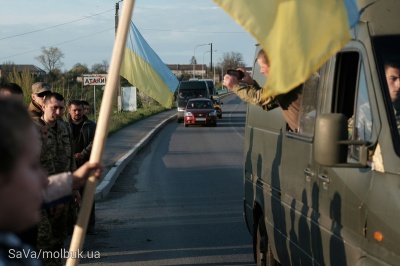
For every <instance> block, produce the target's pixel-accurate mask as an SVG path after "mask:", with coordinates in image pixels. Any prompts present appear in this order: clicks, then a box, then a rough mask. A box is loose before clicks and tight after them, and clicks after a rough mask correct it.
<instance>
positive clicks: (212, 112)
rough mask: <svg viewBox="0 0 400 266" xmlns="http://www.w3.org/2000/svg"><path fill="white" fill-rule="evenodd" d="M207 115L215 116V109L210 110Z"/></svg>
mask: <svg viewBox="0 0 400 266" xmlns="http://www.w3.org/2000/svg"><path fill="white" fill-rule="evenodd" d="M208 116H217V111H215V110H214V111H211V112H209V113H208Z"/></svg>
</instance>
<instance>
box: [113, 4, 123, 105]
mask: <svg viewBox="0 0 400 266" xmlns="http://www.w3.org/2000/svg"><path fill="white" fill-rule="evenodd" d="M122 1H123V0H120V1H118V2H117V3H115V37H117V29H118V21H119V17H118V10H119V3H120V2H122ZM117 86H118V88H117V103H118V112H121V111H122V99H121V83H120V81H118V85H117Z"/></svg>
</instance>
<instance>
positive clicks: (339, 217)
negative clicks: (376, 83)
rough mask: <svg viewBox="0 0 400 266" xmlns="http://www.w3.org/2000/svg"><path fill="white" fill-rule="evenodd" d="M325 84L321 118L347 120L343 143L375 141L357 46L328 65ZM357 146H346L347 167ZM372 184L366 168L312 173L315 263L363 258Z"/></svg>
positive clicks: (363, 59)
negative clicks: (317, 250)
mask: <svg viewBox="0 0 400 266" xmlns="http://www.w3.org/2000/svg"><path fill="white" fill-rule="evenodd" d="M329 64H330V73H329V74H330V76H331V81H330V84H331V85H332V86H328V87H327V88H326V91H324V92H323V93H324V95H325V99H323V101H324V103H325V105H324V106H323V110H322V112H323V113H342V114H344V115H345V116H346V117H347V118H348V129H349V130H348V132H349V139H352V140H363V141H367V142H369V143H370V144H369V146H371V147H372V145H374V143H376V142H377V138H378V129H379V128H380V120H379V117H378V116H377V115H376V114H378V112H377V110H376V109H377V104H376V101H375V100H374V99H375V97H374V88H373V83H372V80H371V70H370V68H369V66H370V64H369V63H368V57H367V54H366V51H365V49H364V46H362V45H361V44H360V43H358V42H354V43H351V44H349V45H347V48H346V50H343V51H342V52H340V53H338V54H337V55H336V56H335V57H333V58H332V59H331V60H330V61H329ZM372 114H375V116H373V115H372ZM359 156H360V153H359V146H358V147H357V146H356V145H352V146H349V149H348V159H347V161H348V162H349V163H356V162H358V159H359ZM371 180H372V170H371V167H365V168H362V167H350V165H349V167H324V166H320V167H319V168H318V173H317V185H318V203H319V215H320V217H319V220H318V223H319V227H320V230H321V241H322V245H321V247H323V253H322V256H321V259H322V261H320V262H321V264H327V265H357V262H358V263H359V262H360V258H362V257H363V256H364V255H365V254H363V252H362V251H361V249H360V248H359V247H360V245H361V243H362V241H363V240H364V239H365V230H366V219H367V213H366V207H365V201H366V199H367V196H368V192H369V187H370V185H371Z"/></svg>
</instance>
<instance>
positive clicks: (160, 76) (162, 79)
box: [120, 22, 179, 108]
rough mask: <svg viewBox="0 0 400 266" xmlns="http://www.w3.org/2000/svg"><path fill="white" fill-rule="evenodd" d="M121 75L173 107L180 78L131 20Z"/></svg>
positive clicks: (146, 92)
mask: <svg viewBox="0 0 400 266" xmlns="http://www.w3.org/2000/svg"><path fill="white" fill-rule="evenodd" d="M120 74H121V76H123V77H124V78H126V79H127V80H128V81H129V83H131V84H132V85H133V86H135V87H137V88H138V89H139V90H140V91H142V92H144V93H145V94H146V95H148V96H150V97H151V98H153V99H154V100H156V101H158V102H159V103H160V104H162V105H163V106H165V107H166V108H171V106H172V99H173V93H174V92H175V89H176V88H177V87H178V85H179V81H178V79H177V78H176V77H175V75H174V74H173V73H172V72H171V70H170V69H169V68H168V67H167V66H166V65H165V64H164V63H163V62H162V61H161V59H160V57H159V56H158V55H157V54H156V53H155V52H154V51H153V49H152V48H151V47H150V45H149V44H148V43H147V42H146V40H145V39H144V38H143V36H142V35H141V34H140V32H139V31H138V29H137V28H136V27H135V25H134V24H133V22H131V29H130V31H129V36H128V39H127V41H126V48H125V55H124V59H123V60H122V64H121V71H120Z"/></svg>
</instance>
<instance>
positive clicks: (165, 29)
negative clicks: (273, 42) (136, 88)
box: [0, 0, 256, 70]
mask: <svg viewBox="0 0 400 266" xmlns="http://www.w3.org/2000/svg"><path fill="white" fill-rule="evenodd" d="M116 2H118V1H115V0H114V1H106V0H91V1H89V0H68V1H66V0H62V1H61V0H41V1H32V0H19V1H15V0H1V8H0V64H3V63H5V62H13V63H15V64H34V65H37V66H38V67H41V68H43V66H42V65H41V64H40V63H39V62H38V61H37V60H36V59H35V57H36V56H38V55H39V54H40V53H41V51H40V48H41V47H43V46H45V47H46V48H49V47H51V46H53V47H58V48H59V49H60V50H61V51H62V52H63V53H64V55H65V57H64V58H63V59H62V61H63V63H64V66H63V68H62V69H63V70H69V69H71V68H72V66H73V65H74V64H76V63H81V64H86V65H87V66H88V67H89V68H90V67H91V66H92V65H93V64H95V63H101V62H102V61H103V60H107V61H110V59H111V53H112V49H113V42H114V37H115V35H114V34H115V33H114V30H115V29H114V27H115V3H116ZM119 6H120V12H119V14H120V15H121V11H122V8H123V2H121V3H120V5H119ZM132 21H133V22H134V23H135V25H136V27H137V28H138V30H139V31H140V32H141V34H142V35H143V37H144V38H145V39H146V41H147V42H148V43H149V45H150V46H151V47H152V48H153V50H154V51H155V52H156V53H157V54H158V55H159V56H160V58H161V59H162V60H163V61H164V63H166V64H189V62H190V59H191V57H192V56H193V54H194V49H195V47H196V46H197V45H200V44H207V43H212V45H213V50H217V51H216V52H213V63H214V64H215V63H217V62H219V61H220V59H221V56H222V54H223V53H226V52H232V51H233V52H240V53H242V55H243V58H244V60H245V63H246V64H247V66H250V65H251V64H252V58H253V56H254V51H255V46H254V45H255V43H256V41H255V40H254V39H253V38H252V37H251V36H250V35H249V34H248V33H247V32H246V31H245V30H243V28H241V27H240V26H239V25H238V24H236V22H235V21H234V20H233V19H232V18H231V17H230V16H229V15H227V14H226V13H225V12H224V11H223V10H222V9H220V8H219V6H217V5H216V4H215V3H214V2H213V1H212V0H168V1H166V0H136V1H135V6H134V10H133V16H132ZM195 50H196V51H195V53H196V59H197V63H199V64H201V63H203V58H204V63H205V64H209V62H210V52H208V51H210V46H209V45H205V46H199V47H197V48H196V49H195Z"/></svg>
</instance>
